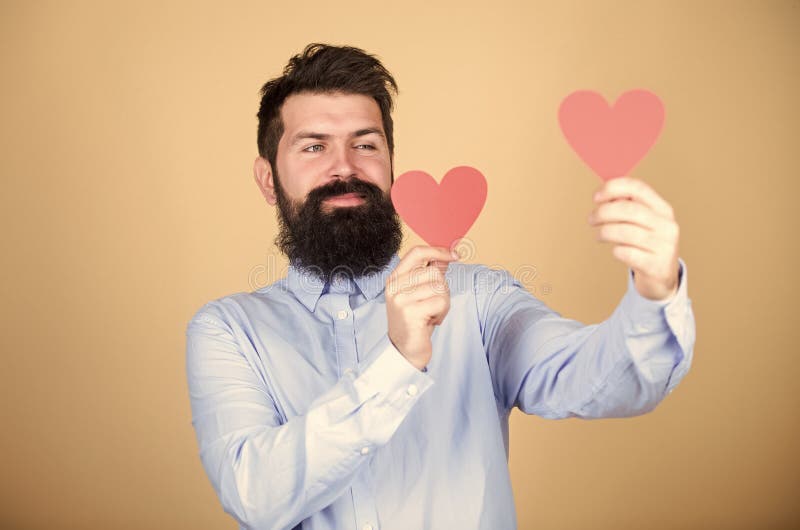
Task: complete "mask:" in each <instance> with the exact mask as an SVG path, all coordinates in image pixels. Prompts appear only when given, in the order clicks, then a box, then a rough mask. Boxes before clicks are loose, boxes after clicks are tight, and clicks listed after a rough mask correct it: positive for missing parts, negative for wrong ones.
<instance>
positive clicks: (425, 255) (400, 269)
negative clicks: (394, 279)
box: [393, 245, 458, 275]
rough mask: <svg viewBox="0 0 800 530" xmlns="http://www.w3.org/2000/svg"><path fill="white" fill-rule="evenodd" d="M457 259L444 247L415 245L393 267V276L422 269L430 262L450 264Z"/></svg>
mask: <svg viewBox="0 0 800 530" xmlns="http://www.w3.org/2000/svg"><path fill="white" fill-rule="evenodd" d="M457 259H458V256H456V255H453V254H452V253H451V252H450V250H449V249H447V248H445V247H429V246H426V245H417V246H416V247H414V248H412V249H411V250H409V251H408V252H407V253H406V255H405V256H403V258H402V259H401V260H400V263H398V264H397V267H395V269H394V272H393V274H397V275H400V274H404V273H406V272H408V271H410V270H412V269H416V268H422V267H425V266H427V265H428V263H430V262H431V261H443V262H447V263H449V262H451V261H455V260H457Z"/></svg>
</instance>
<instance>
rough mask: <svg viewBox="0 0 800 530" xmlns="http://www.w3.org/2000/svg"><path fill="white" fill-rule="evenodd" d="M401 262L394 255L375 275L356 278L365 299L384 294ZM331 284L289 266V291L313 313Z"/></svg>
mask: <svg viewBox="0 0 800 530" xmlns="http://www.w3.org/2000/svg"><path fill="white" fill-rule="evenodd" d="M399 262H400V257H399V256H398V255H397V254H394V255H393V256H392V259H391V260H389V263H387V264H386V266H384V267H383V269H381V270H380V271H377V272H375V273H373V274H366V275H363V276H357V277H356V278H355V284H356V285H357V286H358V289H359V290H360V291H361V293H362V294H363V295H364V298H366V299H367V300H372V299H373V298H375V297H377V296H378V295H379V294H381V293H382V292H383V289H384V287H385V285H386V280H387V279H388V278H389V275H390V274H391V273H392V271H393V270H394V269H395V267H397V264H398V263H399ZM329 284H330V282H324V281H323V280H321V279H320V278H318V277H316V276H314V275H313V274H311V273H310V272H308V271H305V270H303V269H301V268H298V267H295V266H294V265H292V264H290V265H289V272H288V273H287V285H288V287H289V290H290V291H291V292H292V294H294V296H295V297H296V298H297V299H298V300H300V302H301V303H302V304H303V305H304V306H306V308H308V310H309V311H311V312H313V311H314V308H315V307H316V305H317V302H318V301H319V297H320V296H322V293H324V292H327V289H328V288H329V287H330V285H329Z"/></svg>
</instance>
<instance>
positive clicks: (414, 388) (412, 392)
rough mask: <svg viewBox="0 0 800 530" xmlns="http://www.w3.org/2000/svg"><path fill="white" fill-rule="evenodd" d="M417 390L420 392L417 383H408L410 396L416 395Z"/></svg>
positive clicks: (407, 389) (407, 392) (407, 391)
mask: <svg viewBox="0 0 800 530" xmlns="http://www.w3.org/2000/svg"><path fill="white" fill-rule="evenodd" d="M417 392H419V389H418V388H417V385H408V388H406V394H408V395H409V396H416V395H417Z"/></svg>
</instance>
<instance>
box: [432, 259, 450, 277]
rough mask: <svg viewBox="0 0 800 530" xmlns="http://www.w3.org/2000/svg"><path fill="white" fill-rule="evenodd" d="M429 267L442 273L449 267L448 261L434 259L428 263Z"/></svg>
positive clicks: (445, 272)
mask: <svg viewBox="0 0 800 530" xmlns="http://www.w3.org/2000/svg"><path fill="white" fill-rule="evenodd" d="M428 266H429V267H435V268H436V269H437V270H438V271H439V272H440V273H442V275H445V274H447V269H448V267H450V263H449V262H446V261H439V260H434V261H431V262H430V263H429V264H428Z"/></svg>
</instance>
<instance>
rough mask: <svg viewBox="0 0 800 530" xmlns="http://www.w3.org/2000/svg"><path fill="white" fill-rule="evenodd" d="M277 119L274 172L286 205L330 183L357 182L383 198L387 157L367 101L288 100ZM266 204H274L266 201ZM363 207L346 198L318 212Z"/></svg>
mask: <svg viewBox="0 0 800 530" xmlns="http://www.w3.org/2000/svg"><path fill="white" fill-rule="evenodd" d="M281 118H282V120H283V126H284V130H283V136H281V139H280V142H279V143H278V155H277V160H276V166H277V168H276V169H277V170H278V171H277V173H278V174H279V175H280V186H281V189H282V190H283V191H284V193H285V194H286V196H287V198H288V199H289V200H291V201H292V202H294V203H302V202H304V201H305V198H306V196H307V195H308V193H309V192H310V191H311V190H313V189H314V188H317V187H320V186H324V185H326V184H329V183H330V182H331V181H332V180H335V179H342V180H348V179H360V180H363V181H366V182H368V183H372V184H374V185H376V186H378V187H379V188H380V189H381V190H382V191H383V192H384V193H387V194H388V193H389V189H390V188H391V179H392V162H391V156H390V154H389V147H388V144H387V142H386V136H385V133H384V130H383V122H382V119H381V112H380V108H379V107H378V104H377V103H376V102H375V100H374V99H373V98H371V97H369V96H365V95H361V94H341V93H334V94H311V93H300V94H292V95H291V96H289V97H288V98H286V100H285V101H284V103H283V107H282V109H281ZM270 173H271V171H270ZM271 177H272V175H270V179H269V182H266V184H267V186H268V188H270V189H268V190H267V191H268V192H272V193H274V182H273V181H272V178H271ZM262 191H264V190H263V189H262ZM267 195H268V194H267V193H265V196H267ZM267 200H268V201H269V202H271V203H272V204H274V201H270V197H269V196H267ZM363 202H364V199H363V197H360V196H358V195H356V194H347V195H342V196H337V197H332V198H329V199H326V200H325V202H324V204H323V208H324V209H326V210H330V209H333V208H340V207H349V206H356V205H359V204H363Z"/></svg>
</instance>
